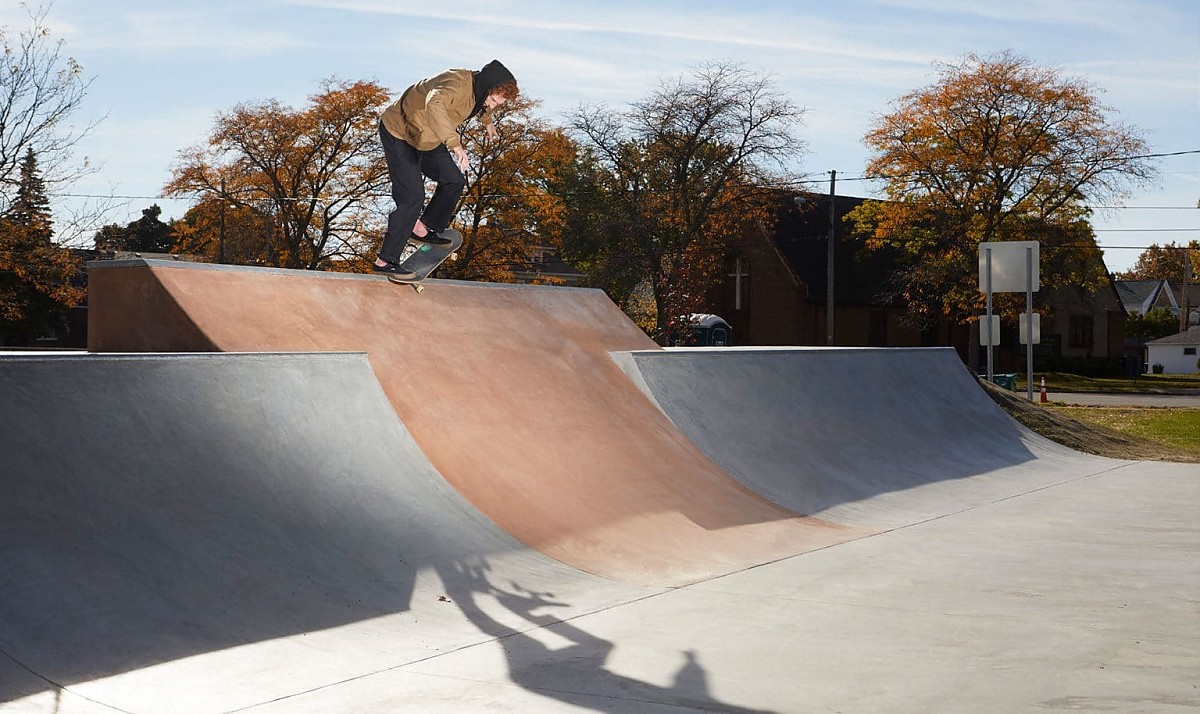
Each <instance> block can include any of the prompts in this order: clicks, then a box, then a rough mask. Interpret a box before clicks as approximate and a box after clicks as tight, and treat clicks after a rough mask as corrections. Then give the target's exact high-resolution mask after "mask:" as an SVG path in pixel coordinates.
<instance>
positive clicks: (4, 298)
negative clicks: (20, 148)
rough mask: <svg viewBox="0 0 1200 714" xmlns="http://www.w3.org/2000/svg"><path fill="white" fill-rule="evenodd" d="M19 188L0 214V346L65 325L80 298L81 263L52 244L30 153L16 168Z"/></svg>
mask: <svg viewBox="0 0 1200 714" xmlns="http://www.w3.org/2000/svg"><path fill="white" fill-rule="evenodd" d="M17 173H18V174H19V176H18V179H17V181H16V184H17V188H16V191H15V195H14V196H13V198H12V200H11V202H9V203H8V205H7V206H5V207H4V209H3V210H2V211H0V344H5V343H12V344H27V343H28V342H30V341H31V340H32V339H33V338H34V337H36V336H37V335H38V334H41V333H43V332H46V331H47V330H55V329H59V328H62V327H63V326H64V323H63V316H64V315H65V313H66V311H67V310H68V309H69V308H71V307H74V306H75V305H78V304H79V303H80V301H82V300H83V297H84V291H83V288H82V287H81V286H82V280H79V279H78V277H79V276H80V275H81V273H82V270H83V265H82V264H81V261H79V260H78V259H76V258H74V257H73V256H72V255H71V253H70V251H68V250H67V249H65V248H62V247H60V246H58V245H56V244H55V243H54V242H53V239H54V230H53V226H52V221H51V216H50V202H49V199H48V198H47V196H46V187H45V182H44V181H43V179H42V176H41V173H40V172H39V170H38V161H37V156H36V154H34V152H33V149H28V150H27V151H26V152H25V157H24V158H23V159H22V160H21V162H20V164H19V165H18V171H17Z"/></svg>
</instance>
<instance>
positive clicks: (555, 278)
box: [511, 245, 585, 286]
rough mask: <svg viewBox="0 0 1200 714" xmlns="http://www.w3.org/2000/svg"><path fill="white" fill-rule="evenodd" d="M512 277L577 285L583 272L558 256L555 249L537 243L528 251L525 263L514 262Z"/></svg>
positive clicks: (527, 281)
mask: <svg viewBox="0 0 1200 714" xmlns="http://www.w3.org/2000/svg"><path fill="white" fill-rule="evenodd" d="M511 268H512V274H513V279H514V280H516V281H517V282H519V283H526V284H529V283H549V284H551V285H569V286H575V285H579V284H580V283H581V282H582V281H583V279H584V277H585V276H584V274H583V273H581V272H579V270H577V269H576V268H575V267H574V266H572V265H570V264H569V263H567V262H566V261H564V260H563V259H562V257H561V256H559V254H558V252H557V250H556V249H554V248H552V247H550V246H545V245H539V246H535V247H534V248H533V249H532V250H531V251H530V257H529V260H528V262H526V263H514V264H513V265H512V266H511Z"/></svg>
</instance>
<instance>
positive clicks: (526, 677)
mask: <svg viewBox="0 0 1200 714" xmlns="http://www.w3.org/2000/svg"><path fill="white" fill-rule="evenodd" d="M438 572H439V574H440V575H441V576H442V580H443V584H444V585H445V587H446V592H447V594H448V595H449V597H450V599H451V601H452V602H453V603H454V604H455V605H456V606H457V607H458V608H459V609H460V610H461V611H462V612H463V614H465V615H466V616H467V618H468V619H469V620H470V621H471V622H472V623H473V624H474V625H475V626H476V627H477V628H479V630H480V631H481V632H483V633H485V634H488V635H491V636H492V637H494V638H496V641H497V644H499V646H500V647H501V648H502V649H503V651H504V656H505V658H506V660H507V664H508V677H509V680H510V681H511V682H513V683H514V684H517V685H519V686H521V687H522V688H524V689H526V690H528V691H530V692H532V693H535V694H538V695H540V696H543V697H546V698H548V699H553V700H555V701H559V702H563V703H565V704H570V705H572V706H576V707H581V708H585V709H591V710H594V711H598V712H613V713H614V714H615V713H617V712H629V711H655V710H658V709H659V708H661V709H662V711H677V710H679V709H680V708H686V709H689V710H696V711H718V712H731V713H733V714H766V710H761V709H749V708H745V707H740V706H736V705H733V704H730V703H727V702H722V701H719V700H717V699H716V697H715V696H714V695H713V694H712V692H711V691H710V689H709V685H708V675H707V672H706V671H705V669H704V667H703V665H702V663H701V662H700V661H699V659H698V658H697V656H696V653H695V652H692V651H683V652H663V653H662V656H663V658H664V659H669V658H678V659H679V660H680V661H681V663H680V667H679V670H678V671H677V672H676V673H675V676H674V678H673V681H672V684H671V685H670V686H666V687H664V686H659V685H656V684H652V683H650V682H645V681H641V680H638V679H635V678H632V677H629V676H625V675H622V674H618V673H616V672H614V671H612V670H610V669H608V667H607V666H606V664H605V663H606V661H607V660H608V657H609V655H610V654H611V653H612V651H613V649H614V644H613V643H612V642H611V641H609V640H605V639H603V638H601V637H598V636H596V635H594V634H592V633H590V632H588V631H587V630H585V629H583V628H582V627H581V626H580V625H579V623H578V622H577V621H571V620H563V619H560V617H559V615H558V614H557V612H556V611H559V610H561V608H563V607H564V606H565V603H562V602H559V601H557V600H556V599H555V596H554V594H553V593H549V592H536V591H532V590H528V589H525V588H523V587H521V586H520V585H518V584H517V583H515V582H510V583H509V585H508V586H507V587H503V586H500V585H497V584H495V583H494V582H493V579H494V578H493V577H491V576H490V575H489V573H488V571H487V569H486V568H485V567H479V566H476V565H469V564H466V563H462V562H460V563H457V564H455V567H453V568H450V569H445V568H443V569H439V571H438ZM485 599H492V600H494V601H495V602H496V603H498V604H499V605H501V606H503V608H504V609H505V610H506V611H508V612H510V613H512V614H513V615H516V616H517V617H518V618H519V619H520V620H521V621H523V622H525V623H528V625H529V626H528V627H524V626H518V627H515V628H514V627H513V626H511V625H509V624H503V623H501V622H499V621H497V620H496V619H495V618H494V617H492V616H491V615H489V614H488V613H487V612H486V610H485V608H484V607H483V606H482V603H483V601H484V600H485ZM537 631H542V632H543V633H552V634H553V635H554V636H555V637H556V638H561V639H565V640H566V641H568V642H569V643H570V644H569V645H567V646H566V647H558V648H551V647H549V646H547V645H546V644H544V643H543V642H541V641H540V640H539V639H538V637H536V636H535V635H534V633H535V632H537Z"/></svg>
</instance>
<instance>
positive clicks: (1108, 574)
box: [0, 463, 1200, 713]
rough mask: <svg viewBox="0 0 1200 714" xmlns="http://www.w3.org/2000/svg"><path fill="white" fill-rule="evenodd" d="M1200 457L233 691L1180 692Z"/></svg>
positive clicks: (1191, 595) (558, 704) (1025, 695)
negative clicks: (516, 629) (426, 653)
mask: <svg viewBox="0 0 1200 714" xmlns="http://www.w3.org/2000/svg"><path fill="white" fill-rule="evenodd" d="M1198 477H1200V474H1198V473H1197V470H1196V468H1195V467H1194V466H1186V465H1174V464H1158V463H1139V464H1132V465H1123V466H1119V467H1117V468H1114V469H1113V470H1111V471H1108V472H1105V473H1101V474H1098V475H1095V476H1090V477H1086V478H1081V479H1078V480H1075V481H1070V482H1066V483H1062V484H1058V485H1055V486H1052V487H1049V488H1046V489H1044V490H1041V491H1037V492H1033V493H1029V494H1025V495H1023V496H1020V497H1016V498H1012V499H1008V500H1005V501H1002V502H999V503H993V504H990V505H986V506H982V507H979V508H975V509H973V510H970V511H967V512H962V513H958V514H955V515H951V516H947V517H944V518H939V519H936V520H932V521H928V522H925V523H920V524H916V525H912V526H908V527H904V528H899V529H896V530H892V531H889V532H886V533H882V534H880V535H877V536H873V537H870V538H865V539H861V540H857V541H852V542H849V543H843V544H840V545H836V546H833V547H830V548H827V549H825V550H822V551H818V552H813V553H807V554H804V555H800V556H796V557H793V558H789V559H786V560H782V561H779V562H775V563H770V564H767V565H763V566H761V567H757V568H753V569H750V570H745V571H741V572H738V573H734V574H731V575H728V576H724V577H720V578H715V579H712V580H708V581H705V582H702V583H697V584H694V585H691V586H688V587H683V588H679V589H675V590H670V591H666V592H659V593H648V594H647V596H646V597H644V598H641V599H637V600H634V601H631V602H626V603H624V604H616V605H613V606H611V607H607V608H601V609H599V610H597V611H593V612H590V613H587V614H583V615H579V616H577V617H574V618H572V619H569V620H568V621H566V622H554V621H553V620H551V621H550V622H549V623H548V624H547V625H546V626H545V627H541V628H533V629H530V630H527V631H525V632H522V633H520V634H514V635H510V636H507V637H503V638H500V639H492V640H489V641H486V642H482V643H479V644H476V645H472V646H469V647H465V648H462V649H457V650H454V651H451V652H447V653H444V654H438V655H434V656H430V657H425V658H422V659H419V660H417V661H414V662H411V663H408V664H405V665H401V666H395V667H390V668H387V669H384V670H383V671H374V672H373V671H371V670H370V668H369V667H367V668H364V669H363V670H362V671H361V672H359V673H358V674H357V675H356V677H354V678H348V680H347V681H343V682H341V683H339V684H332V685H327V686H323V687H321V688H318V689H316V690H314V691H310V692H306V693H297V694H295V695H293V696H288V697H286V698H283V699H279V700H278V701H275V702H273V703H263V704H262V705H259V706H254V707H251V708H250V709H249V711H254V712H326V711H405V712H408V711H411V712H461V711H482V710H486V711H503V712H543V711H544V712H550V711H603V712H642V711H663V712H669V711H681V710H683V711H689V710H694V711H732V712H760V711H776V712H834V711H845V712H971V711H981V712H998V711H1004V712H1019V711H1031V712H1034V711H1036V712H1042V711H1060V710H1062V711H1105V712H1109V711H1121V712H1176V711H1178V712H1183V711H1194V710H1196V708H1198V707H1200V690H1198V689H1197V686H1198V681H1200V677H1198V673H1200V644H1198V643H1200V617H1198V616H1197V605H1198V599H1200V558H1198V557H1197V554H1198V553H1200V530H1198V528H1197V517H1196V514H1197V512H1198V511H1197V505H1198V503H1200V478H1198ZM497 602H501V603H502V605H503V607H502V609H504V608H507V610H508V614H523V615H525V616H528V615H537V614H543V615H545V616H547V617H550V618H553V616H554V608H552V607H545V606H544V601H539V600H538V598H537V597H535V596H532V595H526V596H520V595H516V596H514V597H513V598H511V599H509V600H508V601H507V602H504V601H502V600H501V601H493V602H491V603H483V602H470V601H463V602H456V603H455V607H456V608H457V609H459V610H461V611H462V612H463V613H464V614H465V615H466V616H467V618H468V619H471V620H472V621H474V622H475V624H476V625H477V626H483V627H486V621H487V620H488V619H490V618H493V617H499V616H500V615H501V614H502V613H500V612H495V611H491V610H487V608H494V607H495V606H496V604H497ZM540 605H542V606H540ZM485 610H487V611H486V612H485ZM489 612H490V614H488V613H489ZM256 646H257V645H251V646H249V647H248V648H241V649H240V651H229V652H224V653H214V654H210V655H207V657H209V658H210V661H209V662H208V663H207V664H208V666H220V662H221V660H222V659H226V658H239V657H246V656H249V655H250V654H251V653H250V652H248V651H247V649H253V648H254V647H256ZM263 646H267V645H263ZM9 669H11V667H9ZM4 670H5V665H4V661H3V658H0V672H3V671H4ZM0 676H3V675H2V674H0ZM86 688H87V685H84V687H83V689H84V690H85V691H86ZM0 710H4V711H29V712H51V711H55V712H88V713H90V712H97V711H111V710H109V709H107V708H106V707H97V706H96V705H94V704H92V703H90V702H87V701H85V700H82V699H79V698H77V697H75V696H73V695H72V694H70V693H62V692H59V693H52V692H46V693H43V694H40V695H38V696H37V697H34V698H31V699H28V700H25V701H22V702H15V703H10V704H9V705H8V706H3V707H0Z"/></svg>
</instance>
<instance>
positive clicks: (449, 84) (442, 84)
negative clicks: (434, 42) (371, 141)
mask: <svg viewBox="0 0 1200 714" xmlns="http://www.w3.org/2000/svg"><path fill="white" fill-rule="evenodd" d="M474 74H475V73H474V72H472V71H471V70H469V69H451V70H447V71H445V72H442V73H441V74H438V75H435V76H433V77H430V78H428V79H422V80H421V81H420V82H417V83H416V84H414V85H413V86H411V87H409V88H408V89H406V90H404V94H402V95H400V98H399V99H398V100H396V101H395V102H393V103H392V105H391V106H389V107H388V108H387V109H385V110H384V111H383V115H382V117H381V119H382V120H383V126H384V127H385V128H386V129H387V130H388V133H389V134H391V135H392V136H394V137H396V138H397V139H400V140H402V141H405V142H407V143H408V144H409V145H410V146H412V147H413V148H414V149H416V150H418V151H430V150H432V149H436V148H437V147H438V146H439V145H440V144H445V145H446V148H447V149H454V148H455V147H458V146H461V145H462V142H461V141H460V140H459V138H458V126H459V125H460V124H462V123H463V122H465V121H466V120H467V119H469V118H470V116H471V112H472V111H473V110H474V109H475V78H474ZM479 117H480V120H481V121H483V122H484V124H485V125H486V124H490V123H491V116H489V114H488V112H486V111H483V112H480V114H479Z"/></svg>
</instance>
